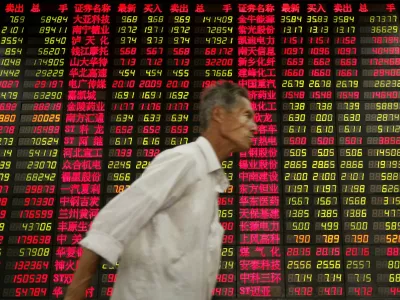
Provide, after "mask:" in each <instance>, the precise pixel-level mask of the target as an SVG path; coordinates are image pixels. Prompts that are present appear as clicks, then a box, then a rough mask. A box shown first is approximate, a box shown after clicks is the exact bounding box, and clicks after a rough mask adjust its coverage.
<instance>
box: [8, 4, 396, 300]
mask: <svg viewBox="0 0 400 300" xmlns="http://www.w3.org/2000/svg"><path fill="white" fill-rule="evenodd" d="M399 9H400V7H399V6H398V4H397V3H394V2H393V1H386V0H385V1H383V0H381V1H375V2H370V1H365V2H350V1H339V0H338V1H329V2H317V1H316V2H310V1H273V0H271V1H269V2H265V1H261V2H260V1H258V2H254V3H253V2H248V1H244V2H243V3H242V2H238V1H231V2H226V1H221V0H216V1H213V2H210V1H208V2H190V3H183V2H182V3H175V2H170V3H168V2H162V1H158V2H153V1H149V2H122V1H121V2H119V1H109V2H107V1H99V2H90V3H89V2H85V3H80V2H76V1H68V2H67V1H42V2H34V3H32V2H30V1H27V2H18V1H12V2H11V1H10V2H9V3H8V2H7V1H6V2H2V3H1V4H0V14H1V19H0V23H1V24H0V299H5V300H11V299H15V298H25V299H29V300H33V299H62V298H63V297H64V294H65V291H66V288H67V286H68V285H69V284H70V283H71V281H72V278H73V273H74V271H75V270H76V267H77V259H78V258H79V257H80V255H81V254H82V249H81V248H80V247H79V245H78V243H79V241H80V240H81V239H82V238H83V236H84V235H85V232H86V231H87V230H88V229H89V227H90V224H91V221H92V220H93V218H94V217H95V216H96V215H97V213H98V212H99V210H100V209H101V208H102V207H103V206H104V205H105V204H106V203H107V202H109V201H111V200H112V199H113V198H114V197H115V195H117V194H118V193H120V192H122V191H124V190H125V189H126V188H128V187H129V185H130V184H131V183H132V182H133V181H134V180H136V179H137V178H138V177H139V176H140V175H141V174H142V172H143V171H144V170H145V169H146V167H147V166H149V164H150V163H151V160H152V159H153V158H154V157H155V156H156V155H157V154H158V153H160V152H161V151H163V150H165V149H168V148H171V147H174V146H177V145H182V144H186V143H190V142H192V141H194V140H195V139H196V138H197V137H198V136H199V135H200V131H199V116H198V111H199V95H200V92H201V90H202V89H203V88H205V87H207V86H209V85H210V84H212V83H214V82H215V81H217V80H230V81H234V82H238V83H239V84H240V85H242V86H245V87H246V88H248V90H249V94H250V98H251V102H252V106H253V108H254V110H255V112H256V114H255V120H256V122H257V124H258V131H257V134H256V136H255V138H254V143H253V144H254V146H253V147H252V148H251V149H250V150H249V151H248V152H246V153H240V154H233V155H231V156H230V157H229V159H227V160H226V161H224V162H223V163H222V166H223V168H224V170H225V173H226V175H227V177H228V178H229V180H230V183H231V184H230V186H229V187H228V188H227V189H226V190H225V191H224V193H222V194H221V195H220V197H219V199H218V201H219V206H220V209H219V216H220V221H221V223H222V225H223V227H224V228H225V236H224V238H223V244H224V245H223V248H222V251H221V262H220V273H219V275H218V276H217V285H216V287H215V289H214V290H213V299H236V298H240V299H255V298H257V299H270V298H274V299H286V298H297V299H311V298H314V299H338V298H343V299H364V298H374V299H390V298H400V221H399V220H400V219H399V217H400V171H399V170H400V135H399V133H400V114H399V110H400V103H399V98H400V68H399V66H400V47H399V45H400V30H399V16H398V11H399ZM171 172H173V170H171ZM132 201H135V199H132ZM196 221H197V220H193V222H196ZM118 267H119V265H118V264H117V265H109V264H107V263H106V262H105V261H102V262H101V263H100V264H99V266H98V271H97V273H96V276H95V277H94V278H93V281H92V282H91V284H90V287H89V288H88V289H87V291H86V298H87V299H96V300H97V299H109V298H110V296H111V295H112V293H113V283H114V282H115V280H116V278H117V269H118ZM192 271H193V272H196V270H195V269H194V270H192ZM154 300H156V299H154ZM157 300H158V299H157ZM160 300H161V299H160ZM162 300H172V299H162ZM188 300H190V299H188Z"/></svg>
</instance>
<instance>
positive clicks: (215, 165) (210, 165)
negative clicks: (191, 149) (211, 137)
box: [196, 136, 221, 173]
mask: <svg viewBox="0 0 400 300" xmlns="http://www.w3.org/2000/svg"><path fill="white" fill-rule="evenodd" d="M196 143H197V145H199V147H200V149H201V152H203V154H204V157H205V158H206V164H207V172H208V173H212V172H214V171H217V170H219V169H221V163H220V162H219V160H218V157H217V154H216V153H215V151H214V149H213V147H212V146H211V144H210V142H209V141H208V140H207V139H206V138H205V137H202V136H199V137H198V138H197V140H196Z"/></svg>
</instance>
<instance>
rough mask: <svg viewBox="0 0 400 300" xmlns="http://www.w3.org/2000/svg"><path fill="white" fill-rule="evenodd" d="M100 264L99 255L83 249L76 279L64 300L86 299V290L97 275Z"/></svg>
mask: <svg viewBox="0 0 400 300" xmlns="http://www.w3.org/2000/svg"><path fill="white" fill-rule="evenodd" d="M99 262H100V256H99V255H97V254H96V253H94V252H93V251H91V250H89V249H86V248H83V253H82V256H81V258H80V259H79V261H78V267H77V270H76V272H75V275H74V279H73V280H72V283H71V285H70V286H69V287H68V289H67V292H66V294H65V297H64V300H84V299H85V298H86V289H87V288H88V287H89V284H90V282H91V281H92V278H93V274H94V273H96V269H97V265H98V264H99Z"/></svg>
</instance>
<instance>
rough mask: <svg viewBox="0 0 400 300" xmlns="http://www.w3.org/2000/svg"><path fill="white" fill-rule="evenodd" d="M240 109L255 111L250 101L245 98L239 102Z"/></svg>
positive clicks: (241, 98)
mask: <svg viewBox="0 0 400 300" xmlns="http://www.w3.org/2000/svg"><path fill="white" fill-rule="evenodd" d="M238 107H240V108H241V109H246V110H253V108H252V106H251V102H250V100H249V99H248V98H245V97H240V100H239V101H238Z"/></svg>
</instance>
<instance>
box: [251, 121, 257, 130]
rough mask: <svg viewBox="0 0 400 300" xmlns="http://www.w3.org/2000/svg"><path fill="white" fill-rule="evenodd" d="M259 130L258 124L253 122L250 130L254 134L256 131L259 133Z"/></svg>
mask: <svg viewBox="0 0 400 300" xmlns="http://www.w3.org/2000/svg"><path fill="white" fill-rule="evenodd" d="M257 129H258V126H257V124H256V122H254V121H253V124H252V126H251V129H250V130H251V131H252V132H256V131H257Z"/></svg>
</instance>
